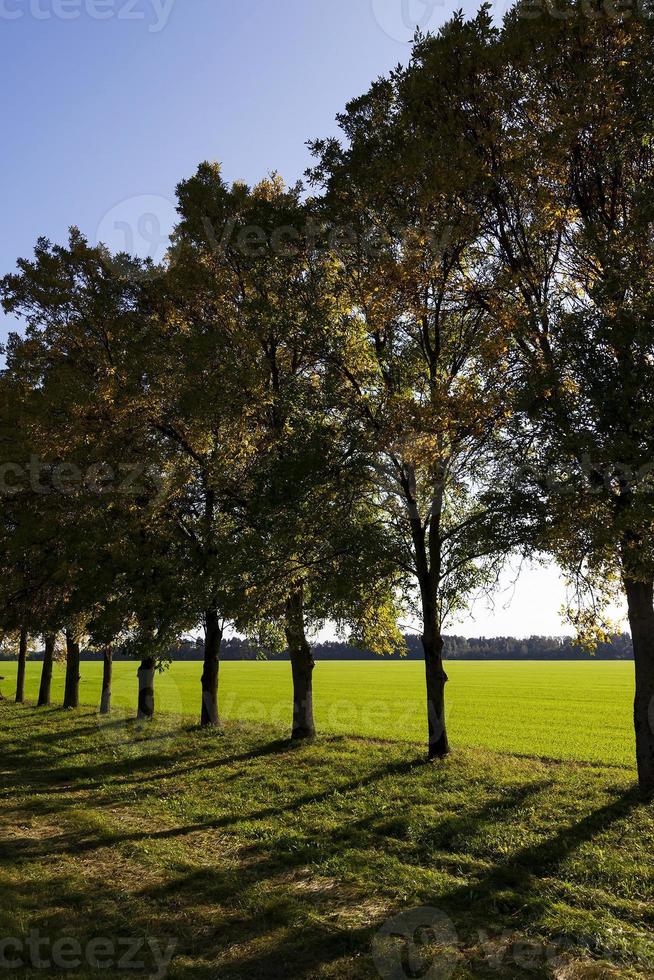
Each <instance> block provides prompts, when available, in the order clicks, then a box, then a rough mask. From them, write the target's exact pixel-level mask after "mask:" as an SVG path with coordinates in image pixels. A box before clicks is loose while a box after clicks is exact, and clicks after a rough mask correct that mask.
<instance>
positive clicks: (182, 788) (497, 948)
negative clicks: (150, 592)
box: [0, 670, 654, 980]
mask: <svg viewBox="0 0 654 980" xmlns="http://www.w3.org/2000/svg"><path fill="white" fill-rule="evenodd" d="M225 673H226V675H227V677H228V678H229V675H230V671H229V670H227V671H225ZM325 673H327V671H325ZM226 686H227V685H226ZM283 733H284V730H283V729H280V728H276V727H274V726H270V727H265V726H247V725H242V724H236V723H230V724H228V725H227V726H226V730H225V735H224V737H219V736H218V735H217V734H215V733H212V732H206V731H201V730H199V729H197V728H196V727H195V726H193V725H192V724H190V723H189V722H188V720H185V719H183V718H177V717H175V716H172V715H171V716H166V715H162V716H161V717H159V719H158V720H156V721H155V722H154V723H152V724H150V725H145V726H143V727H138V726H137V725H136V724H135V723H133V722H125V721H123V720H121V719H119V718H118V719H117V718H114V719H112V720H110V721H108V722H102V721H101V720H100V719H99V718H98V716H97V715H96V713H95V711H94V710H91V709H80V710H79V711H75V712H63V711H61V710H59V709H56V708H52V709H45V710H40V711H37V710H35V709H33V708H31V707H29V706H28V707H24V708H20V707H15V706H13V705H10V704H8V703H6V702H5V703H4V704H2V705H0V771H1V772H2V788H1V790H0V858H2V863H1V865H0V937H24V936H26V935H27V934H28V933H29V931H30V930H39V933H40V934H41V935H42V936H46V937H50V938H51V939H60V938H62V937H67V938H68V939H72V940H74V941H77V942H79V943H80V944H81V947H82V948H86V944H87V943H88V942H89V941H90V940H92V939H95V938H97V937H107V938H108V939H110V940H111V941H114V942H117V941H118V939H123V940H124V939H126V938H127V937H129V936H132V937H135V938H136V939H141V940H144V939H147V940H148V941H153V939H155V938H156V939H158V940H159V941H161V942H162V943H163V945H164V946H165V945H166V944H167V943H168V942H171V941H174V943H175V950H176V951H175V955H174V959H173V963H172V967H171V969H170V973H169V975H170V976H171V977H174V978H179V980H186V978H194V980H195V978H215V977H220V978H222V980H237V978H243V980H245V978H247V980H257V978H265V980H276V978H279V980H282V978H284V980H286V978H289V977H292V978H307V980H309V978H311V980H313V978H318V980H322V978H332V980H363V978H373V977H379V976H382V977H388V978H395V977H404V976H425V977H439V978H441V977H442V978H444V980H445V978H450V977H451V978H452V980H463V978H468V977H482V978H483V977H500V978H502V977H507V978H510V977H525V976H531V977H535V978H538V977H543V978H545V977H550V978H553V977H557V978H559V980H590V978H600V977H624V978H629V977H634V978H635V977H651V976H652V975H654V936H653V933H652V928H653V926H654V808H653V807H652V806H646V805H643V804H641V803H639V801H638V798H637V796H636V794H635V792H634V787H633V773H632V772H630V771H628V770H626V769H624V768H619V767H615V768H612V767H608V766H595V765H581V764H577V763H571V762H553V761H544V760H539V759H535V758H532V759H524V758H518V757H516V756H512V755H503V754H497V753H494V752H491V751H489V750H487V749H468V748H466V749H459V750H457V751H456V752H455V753H454V754H453V755H452V756H451V757H450V758H448V759H447V760H445V761H444V762H443V763H439V764H426V763H424V762H423V760H422V751H421V750H420V749H419V748H418V747H416V746H414V745H411V744H407V743H402V742H395V743H392V742H387V743H382V742H375V741H365V740H363V739H360V738H358V739H352V738H348V737H345V736H340V735H329V736H323V737H321V738H320V739H318V740H317V741H316V742H314V743H311V744H304V745H301V746H299V747H295V748H292V747H291V746H290V745H289V744H288V742H287V741H286V740H285V739H284V738H283V737H282V736H283ZM424 907H429V908H431V909H432V911H431V912H424V911H421V912H411V910H416V909H424ZM398 914H400V915H403V916H404V918H402V919H401V920H399V921H394V917H395V916H397V915H398ZM436 916H439V917H440V918H439V919H438V923H439V924H440V925H441V926H442V927H443V928H442V929H441V931H440V932H439V931H438V930H437V932H436V933H435V934H433V933H429V932H428V931H425V930H422V931H420V930H419V934H420V935H422V936H423V938H424V939H425V942H426V945H425V946H423V947H421V949H420V950H419V953H420V956H419V957H418V959H417V960H413V961H412V960H411V959H410V958H409V959H406V958H405V960H404V961H403V960H402V958H401V952H402V941H401V939H399V938H398V936H397V934H398V933H400V932H401V931H402V930H403V929H404V930H405V931H406V930H407V929H408V930H409V932H410V933H411V934H413V933H414V930H416V929H417V927H418V926H425V925H428V922H429V921H430V920H434V919H435V917H436ZM388 923H390V924H388ZM385 924H387V925H385ZM389 936H390V938H388V937H389ZM384 937H387V939H386V940H385V939H384ZM146 962H148V961H147V958H146ZM432 962H434V963H435V967H434V969H433V970H432V971H431V972H429V973H428V972H427V969H428V967H429V965H430V964H431V963H432ZM376 964H377V965H376ZM410 966H411V967H412V969H409V967H410ZM148 972H149V973H150V974H154V972H155V971H154V969H153V968H152V965H150V966H149V968H148ZM7 975H8V976H12V974H11V973H8V974H7ZM13 975H14V976H16V977H18V976H20V977H26V978H30V977H34V978H36V977H39V976H47V975H49V974H48V972H47V971H46V972H44V970H36V969H31V968H30V967H29V966H27V967H23V969H21V970H20V971H18V972H16V973H15V974H13ZM74 975H75V976H79V977H84V978H86V977H91V976H94V977H97V976H98V971H97V970H92V969H91V968H90V967H84V966H82V967H81V968H79V969H78V970H77V971H75V972H74ZM100 975H104V976H120V975H121V974H120V973H119V972H118V971H117V970H111V969H110V970H109V971H106V970H105V971H100Z"/></svg>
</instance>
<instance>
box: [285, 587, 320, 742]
mask: <svg viewBox="0 0 654 980" xmlns="http://www.w3.org/2000/svg"><path fill="white" fill-rule="evenodd" d="M286 642H287V643H288V650H289V653H290V656H291V667H292V671H293V731H292V735H291V738H293V739H297V740H300V739H306V738H314V736H315V734H316V726H315V722H314V719H313V670H314V667H315V660H314V659H313V654H312V653H311V646H310V644H309V642H308V641H307V638H306V634H305V631H304V599H303V594H302V589H298V590H297V591H296V592H294V593H293V595H291V596H289V598H288V600H287V602H286Z"/></svg>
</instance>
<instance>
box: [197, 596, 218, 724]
mask: <svg viewBox="0 0 654 980" xmlns="http://www.w3.org/2000/svg"><path fill="white" fill-rule="evenodd" d="M222 641H223V631H222V629H221V627H220V621H219V619H218V613H217V612H216V610H215V609H208V610H207V612H206V614H205V636H204V669H203V671H202V715H201V718H200V725H201V726H202V728H219V727H220V715H219V713H218V674H219V670H220V646H221V644H222Z"/></svg>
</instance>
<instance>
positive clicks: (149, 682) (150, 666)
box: [136, 657, 157, 721]
mask: <svg viewBox="0 0 654 980" xmlns="http://www.w3.org/2000/svg"><path fill="white" fill-rule="evenodd" d="M156 669H157V664H156V661H155V659H154V657H146V658H145V660H142V661H141V665H140V667H139V669H138V679H139V701H138V713H137V716H136V717H137V719H138V721H151V720H152V719H153V718H154V675H155V671H156Z"/></svg>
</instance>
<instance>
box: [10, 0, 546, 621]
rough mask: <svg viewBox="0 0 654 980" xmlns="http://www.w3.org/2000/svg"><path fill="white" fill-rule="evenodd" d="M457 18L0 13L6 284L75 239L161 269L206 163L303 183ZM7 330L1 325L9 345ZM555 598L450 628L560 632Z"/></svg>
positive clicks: (183, 9)
mask: <svg viewBox="0 0 654 980" xmlns="http://www.w3.org/2000/svg"><path fill="white" fill-rule="evenodd" d="M460 5H461V4H460V3H459V2H457V3H455V4H450V2H449V0H442V2H434V0H0V66H1V67H0V72H1V73H2V86H1V87H0V119H1V120H2V130H3V135H2V157H1V163H0V166H1V167H2V179H1V180H0V213H1V214H2V235H1V236H0V274H2V273H4V272H8V271H10V270H11V269H13V267H14V263H15V260H16V257H17V256H19V255H29V253H30V252H31V250H32V247H33V245H34V242H35V240H36V238H37V237H38V236H39V235H45V236H46V237H48V238H50V239H52V240H54V241H60V240H62V239H64V238H65V236H66V232H67V228H68V226H69V225H72V224H76V225H78V226H79V227H80V228H81V229H82V231H83V232H84V233H85V234H86V235H87V236H88V237H89V238H90V239H91V240H92V241H97V240H98V239H101V240H103V241H105V242H106V243H107V244H108V245H110V246H111V247H114V248H116V249H121V248H127V249H133V250H135V251H138V252H140V253H141V254H148V253H149V254H152V255H153V256H154V257H157V255H159V256H160V255H161V252H162V251H163V249H165V241H166V235H167V233H168V232H169V230H170V227H171V226H172V223H173V220H174V189H175V185H176V183H177V182H178V181H179V180H181V179H182V178H184V177H187V176H189V175H190V174H191V173H192V172H193V171H194V170H195V167H196V166H197V164H198V163H199V162H200V161H202V160H207V159H208V160H219V161H221V163H222V164H223V168H224V172H225V174H226V176H227V177H228V178H229V179H234V178H242V179H245V180H246V181H248V182H254V181H256V180H257V179H258V178H260V177H262V176H264V175H265V174H266V173H267V172H269V171H270V170H273V169H274V170H278V171H279V172H280V173H281V174H282V175H283V176H284V177H285V178H286V180H287V181H289V182H292V181H295V180H297V179H298V178H300V177H301V176H302V174H303V172H304V170H305V168H306V167H307V166H308V164H309V162H310V157H309V154H308V151H307V148H306V146H305V143H306V140H308V139H311V138H314V137H319V136H326V135H330V134H332V133H334V132H335V131H336V127H335V121H334V120H335V116H336V113H337V112H339V111H340V110H341V109H342V108H343V106H344V105H345V103H346V102H347V101H348V99H350V98H352V97H354V96H356V95H358V94H360V93H361V92H363V91H365V89H366V88H367V87H368V85H369V83H370V82H371V81H372V79H374V78H375V77H376V76H378V75H380V74H383V73H384V72H386V71H388V70H389V69H390V68H392V67H393V66H395V65H396V64H397V63H398V62H401V61H405V60H406V59H407V57H408V54H409V51H410V38H411V36H412V35H413V32H414V30H415V27H416V26H417V25H419V26H420V27H422V28H423V29H424V30H429V29H434V28H437V27H438V26H439V25H440V24H441V23H442V22H443V21H445V20H446V19H447V18H448V16H450V15H451V13H452V11H453V10H454V9H455V8H456V7H458V6H460ZM475 7H476V4H468V5H465V4H464V9H466V10H467V12H472V11H473V9H474V8H475ZM504 10H505V3H504V0H498V3H496V5H495V14H496V16H497V17H501V15H502V13H503V12H504ZM14 326H15V325H12V328H14ZM8 327H9V323H8V321H7V320H6V319H4V318H3V317H2V315H1V314H0V339H1V338H3V337H4V336H5V334H6V330H7V328H8ZM512 595H513V601H511V602H510V605H509V607H508V608H506V605H507V602H509V600H510V598H511V596H512ZM563 600H564V591H563V588H562V586H561V584H560V582H559V579H558V576H557V574H556V572H555V571H554V570H552V569H537V570H533V569H532V570H530V571H529V570H528V571H526V572H524V573H523V574H522V575H521V576H520V578H519V580H518V583H517V586H516V587H515V589H514V588H513V586H512V581H511V578H510V577H507V579H506V581H505V583H504V585H503V589H502V591H500V593H499V594H498V596H497V599H496V603H495V608H494V609H491V608H488V607H487V606H486V604H483V603H480V604H478V606H477V607H476V610H475V618H474V620H472V619H470V620H468V621H467V622H465V623H464V624H462V625H461V626H460V627H459V628H458V630H457V631H458V632H464V633H466V634H467V635H480V634H485V635H500V634H504V635H506V634H513V635H528V634H530V633H560V632H561V624H560V620H559V617H558V609H559V608H560V606H561V605H562V603H563Z"/></svg>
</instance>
